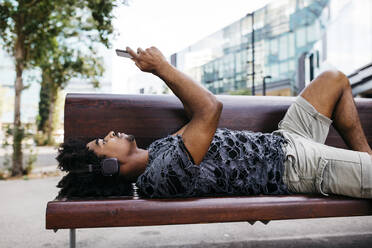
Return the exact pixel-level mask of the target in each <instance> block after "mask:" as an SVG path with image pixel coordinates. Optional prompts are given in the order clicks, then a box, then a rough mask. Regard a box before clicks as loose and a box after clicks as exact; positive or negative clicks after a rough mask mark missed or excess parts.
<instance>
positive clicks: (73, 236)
mask: <svg viewBox="0 0 372 248" xmlns="http://www.w3.org/2000/svg"><path fill="white" fill-rule="evenodd" d="M75 247H76V229H75V228H73V229H70V248H75Z"/></svg>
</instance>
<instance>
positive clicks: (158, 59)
mask: <svg viewBox="0 0 372 248" xmlns="http://www.w3.org/2000/svg"><path fill="white" fill-rule="evenodd" d="M120 51H121V52H122V53H121V54H122V55H119V54H118V55H119V56H123V57H127V58H129V57H128V55H129V56H131V59H132V60H133V61H134V62H135V64H136V66H137V67H138V68H139V69H140V70H141V71H144V72H151V73H153V74H158V72H159V71H160V70H161V69H162V68H163V67H166V66H168V65H169V63H168V62H167V60H166V58H165V57H164V55H163V54H162V53H161V52H160V51H159V49H157V48H156V47H150V48H147V49H145V50H142V49H141V48H138V49H137V53H136V52H134V51H133V50H132V49H131V48H130V47H127V48H126V50H125V51H124V50H120ZM120 51H119V52H120ZM123 52H125V53H123ZM117 53H118V49H117ZM127 54H128V55H127Z"/></svg>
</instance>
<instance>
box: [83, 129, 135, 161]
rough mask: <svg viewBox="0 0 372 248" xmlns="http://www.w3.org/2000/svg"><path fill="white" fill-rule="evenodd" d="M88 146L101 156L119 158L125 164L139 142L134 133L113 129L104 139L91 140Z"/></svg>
mask: <svg viewBox="0 0 372 248" xmlns="http://www.w3.org/2000/svg"><path fill="white" fill-rule="evenodd" d="M87 147H88V148H89V150H92V151H94V153H95V154H96V155H97V156H99V157H101V156H105V157H106V158H117V159H118V160H119V163H122V164H123V163H126V162H127V161H128V158H129V155H130V154H131V153H132V152H133V151H134V150H135V149H136V148H137V144H136V141H135V139H134V137H133V136H132V135H127V134H124V133H119V132H118V133H115V132H114V131H111V132H109V133H108V134H107V135H106V136H105V137H104V138H103V139H98V138H97V139H95V140H92V141H90V142H89V143H88V144H87Z"/></svg>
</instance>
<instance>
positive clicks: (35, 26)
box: [0, 0, 116, 176]
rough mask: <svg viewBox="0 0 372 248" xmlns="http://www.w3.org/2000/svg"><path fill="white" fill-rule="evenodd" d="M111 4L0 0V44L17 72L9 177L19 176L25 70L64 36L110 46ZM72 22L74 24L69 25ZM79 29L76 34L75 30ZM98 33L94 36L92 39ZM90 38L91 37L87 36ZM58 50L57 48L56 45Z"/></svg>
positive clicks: (88, 0)
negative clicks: (80, 36)
mask: <svg viewBox="0 0 372 248" xmlns="http://www.w3.org/2000/svg"><path fill="white" fill-rule="evenodd" d="M115 2H116V1H114V0H112V1H109V0H53V1H50V0H1V1H0V40H1V42H2V46H3V47H4V48H5V49H6V51H7V52H8V53H9V54H10V55H11V56H13V58H14V63H15V70H16V79H15V83H14V90H15V97H14V122H13V129H12V134H13V157H12V175H13V176H15V175H20V174H22V167H23V166H22V159H23V154H22V140H23V138H24V134H25V132H24V130H23V128H22V125H21V112H20V106H21V94H22V91H23V90H25V89H26V88H27V85H24V82H23V72H24V70H26V69H29V68H34V67H36V66H39V64H40V63H42V61H45V58H44V56H47V55H46V48H47V47H52V46H53V44H52V43H53V42H58V39H57V37H59V36H60V34H61V33H63V32H65V31H66V32H70V33H69V34H68V35H69V36H71V37H72V36H74V35H75V36H77V35H81V33H82V32H85V33H86V37H88V38H89V39H90V40H94V41H97V42H102V43H103V44H105V45H107V46H108V45H109V37H110V35H111V34H112V32H113V27H112V23H111V20H112V18H113V16H112V10H113V8H114V7H115ZM70 18H73V20H74V22H73V21H70ZM78 25H81V26H80V27H79V31H80V33H79V31H76V30H74V27H78ZM96 33H97V35H95V34H96ZM90 34H91V35H90ZM55 46H57V47H58V45H55Z"/></svg>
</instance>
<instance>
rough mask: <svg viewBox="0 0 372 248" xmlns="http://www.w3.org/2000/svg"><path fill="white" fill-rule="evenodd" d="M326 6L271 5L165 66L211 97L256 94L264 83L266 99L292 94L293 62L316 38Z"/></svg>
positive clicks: (314, 2) (321, 2)
mask: <svg viewBox="0 0 372 248" xmlns="http://www.w3.org/2000/svg"><path fill="white" fill-rule="evenodd" d="M328 5H329V0H278V1H273V2H272V3H270V4H268V5H266V6H265V7H263V8H261V9H259V10H257V11H255V12H253V13H249V14H247V15H246V16H244V17H243V18H241V19H240V20H237V21H236V22H234V23H232V24H230V25H228V26H227V27H225V28H223V29H221V30H219V31H217V32H215V33H213V34H211V35H209V36H208V37H206V38H204V39H202V40H201V41H199V42H197V43H196V44H193V45H191V46H189V47H187V48H186V49H184V50H182V51H180V52H177V53H175V54H173V55H172V56H171V62H172V64H173V65H174V66H176V67H177V68H179V69H180V70H182V71H184V72H185V73H187V74H189V75H190V76H192V77H193V78H194V79H195V80H197V81H199V82H201V83H202V84H203V85H204V86H205V87H206V88H207V89H209V90H210V91H211V92H213V93H215V94H230V93H234V92H237V91H240V90H246V91H247V92H250V93H252V90H254V91H255V94H261V93H262V84H263V81H264V78H266V79H269V80H266V87H267V94H268V95H296V94H297V90H298V87H297V86H296V71H297V61H298V59H299V57H300V56H301V55H302V54H304V53H306V52H307V51H309V50H311V49H312V47H313V45H314V43H315V42H317V41H318V40H319V39H320V38H321V36H322V34H323V31H324V29H325V27H326V24H327V21H328V19H329V11H328V10H329V8H328ZM252 88H253V89H252Z"/></svg>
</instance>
